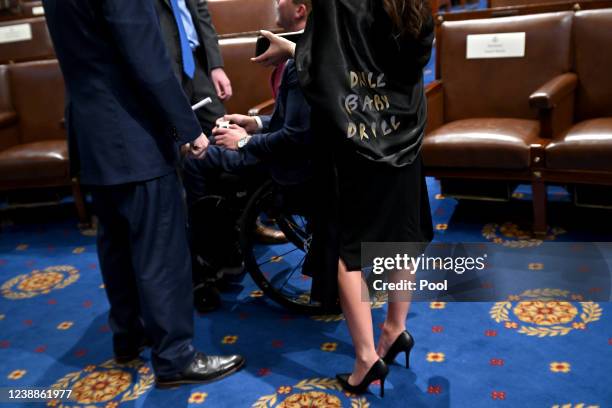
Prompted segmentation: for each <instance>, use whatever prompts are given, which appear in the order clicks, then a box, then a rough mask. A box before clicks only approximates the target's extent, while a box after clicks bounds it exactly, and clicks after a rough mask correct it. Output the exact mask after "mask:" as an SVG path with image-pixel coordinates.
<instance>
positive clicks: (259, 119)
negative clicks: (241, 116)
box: [253, 116, 263, 131]
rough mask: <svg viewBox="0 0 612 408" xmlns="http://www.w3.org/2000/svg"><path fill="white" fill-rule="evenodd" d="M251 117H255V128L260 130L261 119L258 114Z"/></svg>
mask: <svg viewBox="0 0 612 408" xmlns="http://www.w3.org/2000/svg"><path fill="white" fill-rule="evenodd" d="M253 118H254V119H255V122H256V123H257V130H258V131H260V130H262V129H263V122H262V121H261V118H260V117H259V116H253Z"/></svg>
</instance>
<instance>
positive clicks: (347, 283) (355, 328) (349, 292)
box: [338, 261, 379, 385]
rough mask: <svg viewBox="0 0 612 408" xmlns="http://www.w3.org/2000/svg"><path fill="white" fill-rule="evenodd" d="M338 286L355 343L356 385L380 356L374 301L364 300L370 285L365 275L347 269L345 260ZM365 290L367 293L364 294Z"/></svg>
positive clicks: (354, 370)
mask: <svg viewBox="0 0 612 408" xmlns="http://www.w3.org/2000/svg"><path fill="white" fill-rule="evenodd" d="M338 286H339V289H340V305H341V306H342V312H343V313H344V317H345V319H346V323H347V325H348V328H349V333H350V334H351V338H352V339H353V346H354V347H355V356H356V360H355V367H354V368H353V373H352V375H351V377H349V383H350V384H351V385H356V384H359V383H360V382H361V380H363V378H364V377H365V375H366V374H367V372H368V370H369V369H370V368H371V367H372V366H373V365H374V363H375V362H376V361H377V360H378V358H379V357H378V354H377V353H376V349H375V347H374V330H373V328H372V311H371V308H370V302H369V301H363V300H362V299H369V298H368V297H367V295H366V294H367V293H368V288H367V286H366V284H365V282H364V281H363V279H362V278H361V271H347V270H346V266H345V265H344V262H342V261H340V262H339V264H338ZM362 294H364V295H366V296H365V297H364V298H362Z"/></svg>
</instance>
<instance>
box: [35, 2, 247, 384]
mask: <svg viewBox="0 0 612 408" xmlns="http://www.w3.org/2000/svg"><path fill="white" fill-rule="evenodd" d="M43 4H44V7H45V12H46V16H47V23H48V26H49V31H50V33H51V37H52V39H53V43H54V46H55V51H56V54H57V58H58V60H59V62H60V66H61V68H62V72H63V74H64V79H65V82H66V89H67V106H66V123H67V128H68V135H69V146H70V158H71V163H72V167H73V171H77V172H78V174H79V175H80V177H81V181H82V182H83V183H84V184H86V185H89V186H90V188H91V191H92V199H93V204H94V208H95V210H96V213H97V215H98V218H99V227H98V257H99V260H100V267H101V270H102V277H103V280H104V284H105V288H106V293H107V296H108V300H109V303H110V313H109V320H110V325H111V328H112V330H113V348H114V352H115V358H116V359H117V360H118V361H119V362H125V361H128V360H130V359H134V358H137V357H138V356H139V354H140V352H141V351H142V349H143V347H144V345H145V344H147V343H150V344H151V346H152V353H151V354H152V363H153V368H154V370H155V374H156V377H157V385H158V387H171V386H175V385H179V384H184V383H199V382H204V381H210V380H213V379H216V378H220V377H223V376H226V375H228V374H230V373H232V372H234V371H236V370H237V369H239V368H240V367H241V366H242V365H243V364H244V359H243V358H242V357H240V356H228V357H222V356H206V355H204V354H202V353H199V352H197V351H196V350H195V349H194V347H193V345H192V338H193V309H192V301H191V265H190V254H189V248H188V244H187V236H186V232H185V213H184V205H183V201H182V195H181V189H180V185H179V182H178V179H177V175H176V172H175V163H176V159H177V143H181V144H189V150H190V154H191V155H193V156H194V157H202V156H203V155H204V154H205V152H206V149H207V146H208V139H207V137H206V135H204V134H203V133H202V129H201V127H200V125H199V124H198V121H197V120H196V118H195V116H194V114H193V112H192V110H191V108H190V106H189V102H188V101H187V99H186V98H185V95H184V93H183V91H182V90H181V88H180V86H179V84H178V82H177V80H176V78H175V76H174V74H173V73H172V69H171V66H170V60H169V58H168V55H167V53H166V50H165V48H164V46H163V42H162V39H161V33H160V29H159V24H158V20H157V16H156V15H155V9H154V7H153V3H152V2H151V1H150V0H129V1H125V0H96V1H91V0H44V1H43Z"/></svg>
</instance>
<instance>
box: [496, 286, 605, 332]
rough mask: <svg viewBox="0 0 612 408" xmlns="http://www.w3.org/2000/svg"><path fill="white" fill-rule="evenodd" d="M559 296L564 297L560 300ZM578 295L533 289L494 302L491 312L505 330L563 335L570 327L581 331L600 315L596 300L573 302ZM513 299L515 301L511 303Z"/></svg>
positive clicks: (569, 330) (556, 290)
mask: <svg viewBox="0 0 612 408" xmlns="http://www.w3.org/2000/svg"><path fill="white" fill-rule="evenodd" d="M559 299H567V301H566V300H559ZM579 300H582V297H581V296H580V295H575V294H571V293H570V292H569V291H565V290H559V289H533V290H527V291H525V292H523V293H521V294H520V295H513V296H510V297H509V299H508V301H506V302H497V303H495V305H494V306H493V307H492V308H491V311H490V315H491V317H492V318H493V320H495V321H496V322H497V323H503V324H504V326H505V327H506V328H507V329H512V330H517V331H518V332H519V333H521V334H526V335H528V336H537V337H546V336H564V335H566V334H568V333H569V332H571V331H572V330H584V329H586V327H587V325H588V324H589V323H592V322H594V321H597V320H599V319H600V317H601V313H602V309H601V307H600V306H599V304H597V303H595V302H575V303H572V301H579ZM513 302H514V303H513Z"/></svg>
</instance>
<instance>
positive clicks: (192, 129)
mask: <svg viewBox="0 0 612 408" xmlns="http://www.w3.org/2000/svg"><path fill="white" fill-rule="evenodd" d="M43 5H44V7H45V14H46V18H47V24H48V26H49V31H50V33H51V37H52V39H53V43H54V46H55V51H56V54H57V58H58V60H59V62H60V66H61V68H62V72H63V74H64V78H65V82H66V88H67V108H66V122H67V127H68V134H69V143H70V155H71V162H73V165H76V167H79V168H80V175H81V181H82V182H83V183H84V184H92V185H114V184H123V183H129V182H134V181H143V180H149V179H153V178H156V177H160V176H163V175H166V174H168V173H169V172H171V171H173V170H174V164H175V160H176V157H177V154H176V153H177V149H176V142H177V141H180V142H181V143H187V142H191V141H192V140H194V139H195V138H196V137H198V136H199V135H200V132H201V128H200V125H199V124H198V121H197V120H196V118H195V115H194V114H193V112H192V110H191V108H190V106H189V103H188V101H187V99H186V97H185V94H184V93H183V91H182V90H181V87H180V85H179V84H178V81H177V80H176V77H175V76H174V74H173V72H172V69H171V65H170V60H169V58H168V54H167V52H166V49H165V47H164V45H163V42H162V39H161V32H160V29H159V23H158V19H157V16H156V14H155V8H154V6H153V3H152V2H151V1H150V0H129V1H126V0H43ZM73 169H74V166H73Z"/></svg>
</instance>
